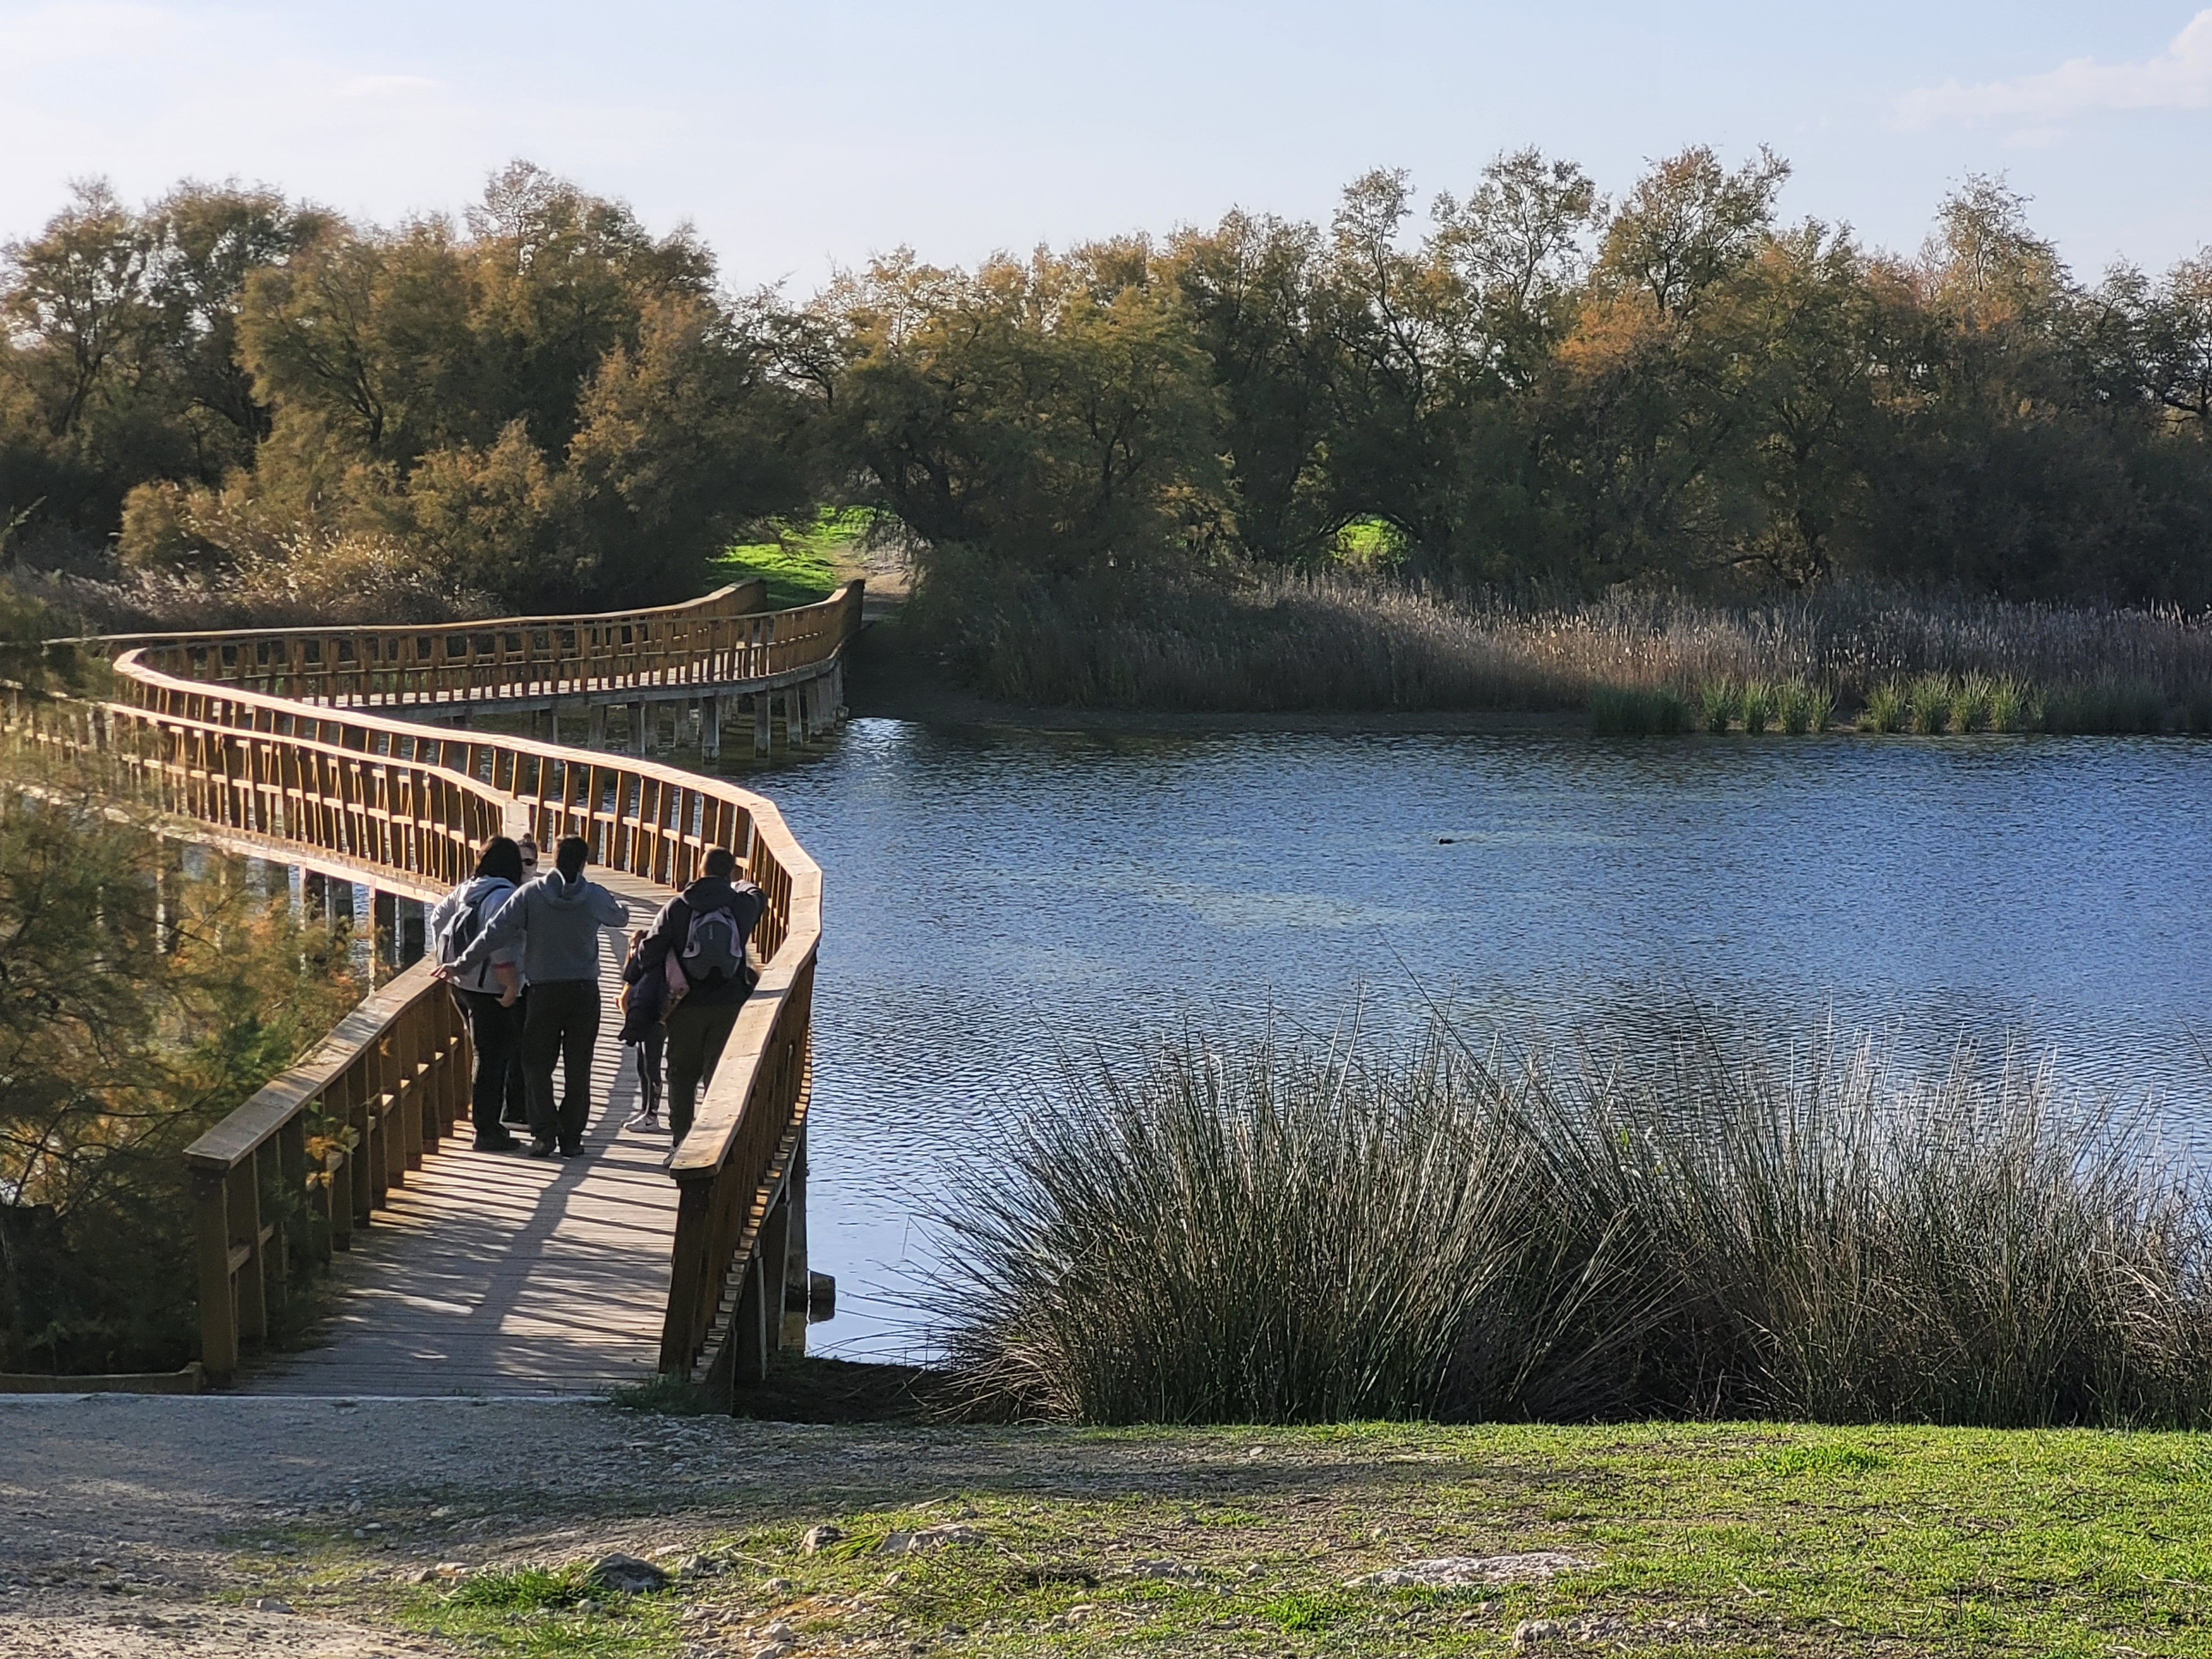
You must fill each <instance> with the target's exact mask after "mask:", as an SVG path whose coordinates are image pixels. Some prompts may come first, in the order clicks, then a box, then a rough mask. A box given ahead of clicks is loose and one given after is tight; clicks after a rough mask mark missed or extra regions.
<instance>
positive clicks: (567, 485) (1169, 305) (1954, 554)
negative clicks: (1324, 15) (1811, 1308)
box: [0, 148, 2212, 608]
mask: <svg viewBox="0 0 2212 1659" xmlns="http://www.w3.org/2000/svg"><path fill="white" fill-rule="evenodd" d="M1788 172H1789V169H1788V167H1787V165H1786V164H1785V163H1784V161H1781V160H1780V159H1779V158H1778V157H1776V156H1775V155H1772V154H1771V153H1769V152H1766V151H1764V150H1762V151H1761V152H1760V153H1759V155H1757V156H1755V157H1753V159H1751V160H1750V161H1747V162H1745V163H1743V164H1742V165H1741V166H1738V167H1728V166H1726V165H1724V164H1723V161H1721V159H1720V158H1719V157H1718V156H1717V155H1715V154H1714V152H1713V151H1711V149H1704V148H1697V149H1690V150H1687V151H1685V152H1684V153H1682V154H1680V155H1675V156H1672V157H1669V158H1668V159H1666V160H1663V161H1659V162H1657V163H1656V164H1654V165H1653V166H1651V167H1650V168H1649V169H1648V170H1647V171H1646V172H1645V173H1644V175H1643V176H1642V177H1641V178H1639V179H1637V180H1635V181H1634V182H1633V184H1632V185H1631V187H1630V188H1629V189H1628V190H1627V191H1626V192H1625V193H1623V194H1621V195H1620V197H1618V198H1614V199H1608V198H1607V197H1605V196H1604V195H1602V194H1601V192H1600V191H1599V189H1598V187H1597V185H1596V183H1595V180H1593V179H1591V178H1590V177H1589V174H1588V173H1585V172H1584V171H1583V169H1582V168H1580V167H1577V166H1576V165H1574V164H1573V163H1571V162H1568V161H1559V160H1555V159H1547V158H1546V157H1544V156H1542V155H1539V154H1538V153H1537V152H1535V151H1534V150H1525V151H1522V152H1518V153H1515V154H1509V155H1501V156H1499V157H1498V158H1497V159H1496V160H1494V161H1492V163H1491V164H1490V165H1489V166H1488V167H1485V168H1484V169H1483V170H1482V171H1481V173H1480V176H1479V177H1478V178H1477V179H1476V180H1475V181H1474V185H1473V187H1472V188H1471V189H1469V190H1468V191H1466V192H1465V193H1464V194H1463V195H1462V194H1454V193H1445V194H1441V195H1439V196H1437V197H1435V198H1434V199H1433V201H1432V202H1431V204H1430V205H1429V208H1428V210H1427V212H1426V214H1425V216H1423V215H1422V214H1421V213H1420V212H1419V211H1418V210H1417V199H1416V196H1415V193H1414V191H1413V184H1412V181H1411V180H1410V179H1409V178H1408V176H1407V174H1405V173H1402V172H1391V171H1379V172H1376V173H1370V174H1368V175H1366V176H1365V177H1364V178H1361V179H1358V180H1356V181H1354V182H1353V183H1352V185H1350V186H1349V187H1348V188H1347V189H1346V191H1344V193H1343V196H1342V198H1341V200H1340V204H1339V205H1338V207H1337V209H1336V210H1335V212H1334V215H1333V216H1332V217H1331V218H1330V219H1329V221H1328V223H1326V224H1320V223H1312V222H1300V221H1296V220H1290V219H1284V218H1279V217H1275V216H1266V215H1259V214H1252V213H1246V212H1243V211H1237V212H1232V213H1231V214H1230V215H1228V216H1226V217H1225V218H1224V219H1223V220H1222V221H1221V222H1220V223H1218V225H1215V226H1213V227H1212V228H1194V227H1191V228H1180V229H1176V230H1175V231H1173V232H1171V233H1170V234H1167V235H1165V236H1164V237H1160V238H1153V237H1150V236H1146V235H1138V234H1131V235H1123V236H1119V237H1114V238H1109V239H1107V240H1101V241H1097V242H1091V243H1086V244H1084V245H1081V246H1074V247H1071V248H1067V249H1065V250H1059V251H1055V250H1052V249H1048V248H1040V249H1039V250H1037V251H1036V252H1034V253H1032V254H1031V255H1030V256H1028V257H1026V258H1015V257H1011V256H1000V257H995V258H992V259H989V260H987V261H985V262H984V263H983V264H981V265H979V266H978V267H976V268H975V269H974V270H961V269H956V268H948V267H939V266H933V265H931V264H927V263H925V262H923V261H922V260H921V259H920V258H917V257H915V255H914V254H913V253H912V252H908V251H903V250H902V251H901V252H896V253H895V254H892V255H890V256H888V257H884V258H878V259H876V260H874V261H872V262H871V263H870V264H867V265H866V267H865V268H863V269H860V270H850V271H846V272H842V273H840V274H839V275H838V276H836V278H835V279H834V280H832V281H831V282H830V283H829V284H827V285H826V286H825V287H824V288H823V289H821V290H820V291H818V292H817V293H815V294H813V295H809V296H805V297H804V298H793V297H791V296H787V295H781V294H775V293H763V294H754V295H742V296H733V295H730V294H728V293H727V292H726V291H725V290H724V289H722V288H721V287H720V284H719V283H718V281H717V277H716V273H715V270H714V261H713V258H712V256H711V254H710V253H709V252H708V249H707V248H706V247H705V246H703V244H702V243H701V242H700V241H699V240H698V239H697V238H696V236H695V235H693V234H691V233H690V231H689V230H688V229H679V230H678V231H677V232H675V233H673V234H669V235H665V236H659V237H656V236H654V235H653V234H649V233H648V232H647V230H646V229H645V228H643V227H642V226H641V224H640V222H638V221H637V219H636V218H635V216H634V215H633V214H632V213H631V212H630V211H629V210H628V209H626V208H624V207H623V206H622V205H621V204H617V203H612V202H609V201H605V200H601V199H599V198H596V197H591V196H589V195H588V194H586V193H585V192H583V191H580V190H578V189H577V188H576V187H574V185H568V184H566V183H564V182H562V181H561V180H558V179H554V178H551V177H550V175H547V174H545V173H543V172H541V171H539V170H538V169H536V168H534V167H530V166H528V165H526V164H517V165H516V166H514V167H510V168H508V169H507V170H506V171H504V172H502V173H500V174H499V175H497V176H496V177H495V178H494V179H492V181H491V182H490V184H489V187H488V189H487V190H486V191H485V193H484V195H483V199H482V200H481V201H480V202H479V203H477V204H476V205H475V206H474V207H472V208H471V210H469V211H468V212H467V213H466V214H465V216H462V218H461V219H460V220H459V221H458V222H455V221H452V220H448V219H445V218H441V217H428V218H424V219H420V220H416V221H412V222H408V223H405V224H404V225H401V226H398V227H397V228H374V227H368V226H362V225H356V224H352V223H349V222H346V221H344V220H343V219H342V218H340V217H338V216H336V215H333V214H331V213H329V212H327V211H325V210H320V209H317V208H314V207H312V206H309V205H306V204H298V203H294V202H291V201H289V200H287V199H285V198H283V197H281V196H280V195H278V194H276V193H275V192H273V191H264V190H246V189H240V188H236V187H222V188H216V187H209V186H204V185H180V186H179V188H178V189H177V190H176V191H173V192H172V193H171V194H170V195H169V196H167V197H164V198H162V199H161V200H160V201H157V202H155V203H153V204H149V205H148V206H146V207H144V208H143V209H138V210H133V209H130V208H127V207H125V205H124V204H121V203H119V202H118V200H117V199H116V198H115V197H114V196H113V194H112V191H108V190H107V189H106V188H105V187H104V186H100V185H85V186H81V187H79V189H78V191H77V194H76V197H75V199H74V200H73V201H72V202H71V203H70V205H69V206H68V207H67V208H65V209H64V211H62V212H61V213H60V214H58V215H57V216H55V218H54V219H53V220H52V222H50V223H49V224H48V225H47V226H46V228H45V229H44V230H43V231H41V232H40V234H38V235H37V236H34V237H31V238H27V239H26V240H21V241H19V242H16V243H14V244H11V245H10V246H9V247H8V249H7V251H6V259H7V263H6V268H5V270H4V273H0V316H4V318H5V319H6V329H5V337H4V339H0V532H4V540H0V564H4V563H6V562H14V561H16V560H21V561H23V562H27V563H32V564H40V563H44V564H63V563H67V562H70V561H71V560H74V561H76V563H77V565H78V566H79V567H80V568H88V569H89V568H94V567H97V566H99V564H100V561H102V560H108V561H111V562H113V563H115V564H118V565H119V566H120V567H122V568H125V569H126V570H128V571H134V572H139V573H160V574H164V575H165V576H167V577H170V578H173V579H176V580H185V581H193V582H200V583H209V584H216V585H220V584H221V583H222V582H223V581H225V580H233V579H234V578H235V577H236V576H237V575H238V574H239V573H240V572H251V571H254V570H265V569H268V568H296V567H298V566H300V565H301V564H302V563H303V562H307V563H319V564H321V565H325V566H331V567H332V568H341V569H352V568H356V567H357V568H361V569H362V570H365V571H374V572H384V573H387V574H388V573H389V572H390V571H392V570H394V569H398V570H402V571H404V572H405V573H407V574H408V575H409V577H410V580H418V581H420V582H423V583H427V584H428V586H431V587H433V588H435V589H436V590H438V591H439V592H444V593H447V594H449V595H452V596H455V597H456V602H457V603H476V604H496V605H512V606H517V607H540V606H543V607H549V608H550V607H553V606H558V605H580V604H589V603H593V602H602V601H603V602H609V603H616V602H624V603H626V602H631V601H636V600H644V599H665V598H671V597H677V596H679V595H681V594H683V593H685V592H691V591H696V586H697V584H698V583H699V582H700V581H701V580H702V579H703V576H704V571H705V566H706V564H707V562H708V561H709V560H710V559H711V558H712V557H713V556H714V554H715V553H716V552H717V551H718V550H720V548H721V547H722V546H724V545H726V544H727V543H728V542H729V541H730V540H731V539H732V538H734V537H736V536H738V535H740V534H743V533H745V532H748V531H749V530H751V529H754V528H756V527H757V526H759V525H761V524H762V523H763V522H765V521H767V520H771V519H773V518H775V516H777V515H779V514H791V513H799V512H802V511H804V510H805V509H806V508H808V507H811V506H813V505H817V504H821V503H834V504H839V505H863V506H870V507H875V508H878V510H879V515H878V523H879V524H882V525H885V526H891V527H893V528H894V529H895V531H896V533H898V534H900V535H902V537H904V538H907V539H908V542H909V544H910V545H911V546H912V547H913V548H914V549H915V550H916V552H917V554H918V556H920V558H921V562H922V564H923V568H924V569H925V571H926V572H927V571H928V570H930V569H932V568H951V567H952V566H953V565H954V564H955V563H956V562H957V561H956V559H955V557H954V556H955V555H960V556H963V558H964V559H966V560H969V561H971V562H970V563H969V565H968V566H967V568H981V569H983V570H986V571H988V572H991V573H994V574H999V575H1003V574H1007V573H1019V574H1025V575H1028V576H1030V577H1036V578H1042V579H1047V580H1059V579H1072V580H1100V579H1106V580H1109V581H1110V580H1113V579H1114V578H1113V576H1112V575H1111V574H1109V573H1127V574H1128V575H1130V576H1134V577H1138V578H1151V577H1157V576H1164V575H1178V576H1180V575H1188V574H1194V573H1204V572H1221V573H1231V572H1235V571H1238V570H1249V569H1250V568H1254V567H1255V566H1258V567H1272V568H1298V567H1312V566H1320V565H1338V566H1340V565H1343V564H1345V563H1364V564H1369V565H1375V566H1381V567H1387V568H1395V569H1399V570H1401V571H1404V572H1407V573H1409V574H1416V575H1419V576H1421V577H1423V578H1425V579H1427V580H1434V581H1438V582H1442V583H1446V584H1450V585H1457V586H1468V587H1475V586H1481V587H1488V588H1492V589H1507V590H1512V589H1529V588H1534V589H1540V590H1541V591H1544V592H1553V593H1559V594H1574V593H1586V592H1596V591H1601V590H1604V589H1607V588H1610V587H1614V586H1619V585H1620V584H1624V583H1626V584H1634V585H1643V586H1653V587H1662V586H1663V587H1668V588H1673V589H1678V590H1680V589H1689V590H1721V591H1728V592H1743V591H1752V592H1772V591H1778V590H1790V589H1800V588H1805V587H1809V586H1816V585H1818V584H1820V583H1822V582H1824V581H1826V580H1829V579H1830V578H1832V577H1833V576H1835V575H1838V574H1862V575H1867V576H1872V577H1876V578H1881V579H1885V580H1894V581H1899V582H1904V583H1907V584H1918V585H1926V586H1940V587H1942V588H1944V589H1947V590H1949V591H1954V592H1972V593H1984V594H1994V595H2002V596H2005V597H2011V598H2060V597H2063V598H2069V599H2115V600H2126V601H2131V602H2145V601H2148V602H2166V603H2179V604H2185V605H2202V604H2204V603H2207V602H2208V601H2212V444H2208V441H2207V434H2208V421H2212V251H2208V252H2205V253H2200V254H2199V255H2198V256H2197V257H2196V258H2191V259H2187V260H2185V261H2183V262H2181V263H2180V264H2177V265H2176V266H2174V267H2173V268H2172V270H2169V271H2167V272H2166V273H2164V274H2163V275H2160V276H2151V275H2149V274H2147V273H2145V272H2143V271H2142V270H2136V269H2135V268H2132V267H2129V266H2124V265H2123V266H2119V267H2116V268H2114V269H2112V270H2109V271H2106V273H2104V274H2103V275H2102V276H2099V277H2098V278H2096V279H2095V280H2093V281H2087V280H2083V279H2081V278H2079V277H2077V276H2075V274H2074V273H2072V272H2070V271H2069V270H2068V269H2067V268H2066V266H2065V265H2064V264H2063V262H2062V261H2061V260H2060V259H2059V258H2058V257H2057V252H2056V251H2055V250H2054V248H2053V247H2052V246H2051V243H2050V242H2049V241H2047V240H2045V239H2043V238H2041V237H2039V235H2037V234H2036V233H2035V232H2034V230H2033V227H2032V225H2031V224H2030V222H2029V219H2028V216H2027V210H2026V204H2025V202H2024V201H2023V199H2022V198H2021V197H2019V196H2018V195H2017V194H2015V193H2014V192H2013V191H2010V190H2008V188H2007V187H2006V186H2005V185H2004V184H2003V183H2002V181H2001V180H1996V179H1985V178H1974V179H1968V180H1967V181H1966V183H1965V184H1964V185H1962V186H1961V187H1960V188H1959V189H1958V190H1957V191H1954V193H1953V194H1952V195H1951V196H1950V197H1948V198H1947V199H1946V200H1945V201H1943V202H1942V204H1940V206H1939V207H1938V209H1937V211H1936V219H1935V228H1934V230H1933V233H1932V234H1931V235H1930V236H1929V240H1928V241H1927V243H1926V244H1925V246H1923V247H1922V248H1921V249H1920V250H1918V251H1917V252H1915V253H1912V254H1911V255H1899V254H1895V253H1891V252H1883V251H1880V250H1876V249H1871V248H1869V247H1867V246H1863V244H1861V243H1860V241H1859V240H1857V238H1856V237H1855V236H1854V235H1853V234H1851V232H1850V230H1849V229H1848V228H1845V227H1841V226H1835V225H1829V224H1824V223H1820V222H1815V221H1810V220H1808V221H1804V222H1797V223H1787V222H1784V221H1783V220H1782V219H1781V218H1780V216H1779V214H1778V193H1779V191H1780V190H1781V188H1782V186H1783V185H1784V181H1785V180H1786V179H1787V177H1788Z"/></svg>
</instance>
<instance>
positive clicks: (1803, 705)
mask: <svg viewBox="0 0 2212 1659" xmlns="http://www.w3.org/2000/svg"><path fill="white" fill-rule="evenodd" d="M1775 701H1776V702H1777V703H1778V705H1779V707H1778V714H1779V715H1780V718H1781V722H1782V729H1783V731H1784V732H1787V733H1788V734H1789V735H1790V736H1791V737H1793V738H1802V737H1803V736H1804V735H1805V734H1806V733H1807V732H1809V731H1811V730H1812V729H1813V694H1812V691H1811V690H1809V689H1808V687H1807V686H1806V684H1805V683H1804V682H1803V681H1802V680H1790V681H1789V682H1787V683H1786V684H1784V685H1783V687H1782V688H1781V690H1779V691H1778V693H1777V694H1776V698H1775Z"/></svg>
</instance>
